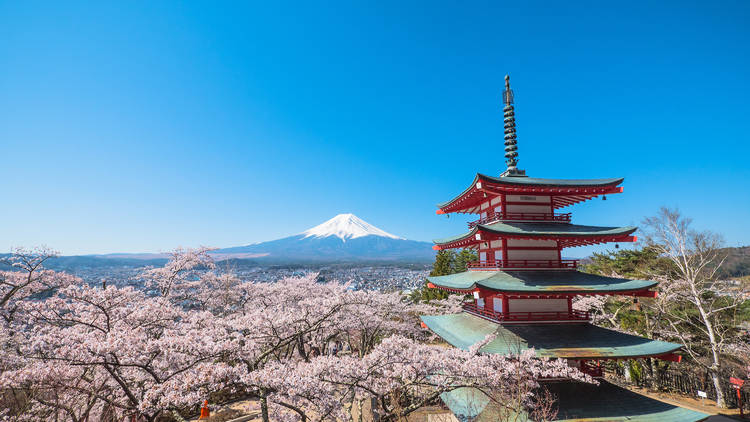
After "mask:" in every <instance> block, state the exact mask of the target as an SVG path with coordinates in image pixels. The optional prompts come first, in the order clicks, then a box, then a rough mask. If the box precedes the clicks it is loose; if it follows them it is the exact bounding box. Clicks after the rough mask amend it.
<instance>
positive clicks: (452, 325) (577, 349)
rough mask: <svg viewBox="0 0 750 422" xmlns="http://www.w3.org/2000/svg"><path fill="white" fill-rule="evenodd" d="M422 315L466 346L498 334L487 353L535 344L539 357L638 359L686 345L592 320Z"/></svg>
mask: <svg viewBox="0 0 750 422" xmlns="http://www.w3.org/2000/svg"><path fill="white" fill-rule="evenodd" d="M420 318H421V319H422V322H423V323H424V324H425V325H426V326H427V327H428V328H429V329H430V330H431V331H432V332H434V333H435V334H437V335H438V336H440V337H441V338H443V339H444V340H445V341H447V342H448V343H450V344H451V345H453V346H454V347H458V348H459V349H463V350H468V349H469V347H471V346H472V345H474V344H476V343H478V342H480V341H482V340H484V339H485V338H486V336H487V335H489V334H496V335H497V337H496V338H495V339H494V340H492V341H491V342H490V343H488V344H487V345H485V346H484V347H482V349H480V351H481V352H482V353H487V354H502V355H507V354H517V353H521V352H523V351H524V350H527V349H531V348H533V349H534V351H535V353H536V355H537V356H538V357H546V358H563V359H586V360H588V359H592V360H599V359H634V358H641V357H652V356H653V357H657V356H663V355H668V354H670V353H672V352H674V351H676V350H678V349H680V348H681V347H682V346H681V345H679V344H677V343H669V342H665V341H659V340H649V339H647V338H643V337H638V336H633V335H630V334H625V333H621V332H618V331H614V330H609V329H606V328H602V327H598V326H596V325H592V324H589V323H575V324H498V323H495V322H491V321H487V320H485V319H482V318H479V317H477V316H474V315H471V314H468V313H465V312H464V313H460V314H452V315H438V316H421V317H420Z"/></svg>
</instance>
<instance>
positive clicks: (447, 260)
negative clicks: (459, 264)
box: [430, 250, 456, 277]
mask: <svg viewBox="0 0 750 422" xmlns="http://www.w3.org/2000/svg"><path fill="white" fill-rule="evenodd" d="M455 261H456V253H455V252H453V251H446V250H443V251H438V253H437V255H436V256H435V264H433V266H432V271H430V276H431V277H433V276H438V275H448V274H453V273H454V272H455V271H453V268H454V262H455Z"/></svg>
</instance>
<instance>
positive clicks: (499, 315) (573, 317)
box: [463, 303, 589, 322]
mask: <svg viewBox="0 0 750 422" xmlns="http://www.w3.org/2000/svg"><path fill="white" fill-rule="evenodd" d="M463 308H464V310H465V311H467V312H470V313H474V314H478V315H479V316H483V317H486V318H489V319H492V320H495V321H498V322H520V321H588V320H589V313H588V312H585V311H577V310H575V309H574V310H572V311H570V312H568V311H561V312H554V311H537V312H496V311H493V310H490V309H485V308H480V307H479V306H477V304H476V303H466V304H464V305H463Z"/></svg>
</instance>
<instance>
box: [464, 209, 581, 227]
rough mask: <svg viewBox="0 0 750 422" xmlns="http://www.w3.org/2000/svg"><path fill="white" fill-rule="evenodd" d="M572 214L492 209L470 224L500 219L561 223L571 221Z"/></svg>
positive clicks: (472, 225) (474, 225)
mask: <svg viewBox="0 0 750 422" xmlns="http://www.w3.org/2000/svg"><path fill="white" fill-rule="evenodd" d="M571 216H572V214H571V213H569V212H567V213H562V214H557V213H548V212H506V213H505V214H503V212H502V211H491V212H490V213H488V214H487V216H486V217H483V218H480V219H479V220H476V221H472V222H470V223H468V224H469V228H470V229H473V228H474V227H476V226H477V224H487V223H491V222H494V221H498V220H515V221H555V222H560V223H570V218H571Z"/></svg>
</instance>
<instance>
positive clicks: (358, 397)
mask: <svg viewBox="0 0 750 422" xmlns="http://www.w3.org/2000/svg"><path fill="white" fill-rule="evenodd" d="M208 251H209V249H207V248H201V249H197V250H176V251H175V252H174V253H173V255H172V258H171V259H170V261H169V262H168V263H167V265H165V266H164V267H163V268H151V269H148V270H147V271H145V272H144V273H143V278H144V279H145V280H147V282H148V284H149V286H152V287H154V288H155V290H156V291H157V292H158V294H157V295H153V294H151V295H150V294H149V293H148V292H145V291H141V290H137V289H134V288H132V287H124V288H118V287H114V286H110V287H105V286H106V284H104V285H103V286H86V285H81V284H80V283H68V282H65V283H59V282H56V283H50V282H45V283H41V284H40V287H39V288H37V289H36V291H37V292H41V291H46V290H42V287H44V286H47V287H50V288H51V290H50V292H54V295H53V296H52V297H48V298H46V299H44V300H31V298H32V296H33V294H31V293H29V294H26V293H21V294H17V295H15V296H14V297H15V298H16V299H14V300H15V302H14V303H13V306H14V308H15V309H16V311H14V312H16V315H17V316H20V317H18V318H16V320H15V321H14V327H15V328H16V330H15V331H14V332H13V334H14V337H13V338H12V340H9V342H10V343H12V346H13V347H12V348H9V349H8V351H9V352H10V353H9V354H8V356H7V357H8V358H9V359H7V360H6V359H4V362H3V364H4V367H3V368H2V370H3V371H4V372H3V374H2V375H3V377H2V380H1V381H0V389H2V390H3V391H10V392H12V393H13V394H16V393H18V397H21V398H22V400H19V404H18V408H16V409H14V412H13V415H15V416H14V420H47V421H58V420H61V419H64V420H71V421H76V422H77V421H85V420H114V419H121V418H123V417H127V416H137V417H139V418H142V419H144V420H147V421H154V420H156V419H158V418H160V417H162V416H164V415H166V414H167V413H169V412H178V413H180V414H183V415H185V414H187V413H188V412H189V411H190V409H191V408H192V409H194V407H195V405H196V404H198V403H200V402H201V401H202V399H203V398H205V397H207V396H208V394H210V393H216V392H230V393H234V394H238V395H246V396H248V397H251V396H255V397H259V398H260V401H261V409H262V418H263V420H264V421H269V420H270V416H271V415H272V414H273V415H274V417H275V418H276V419H278V420H342V421H343V420H349V419H351V417H352V415H353V414H358V415H362V403H363V402H364V401H366V400H372V401H373V403H375V407H376V409H375V411H377V413H378V414H380V415H382V417H383V418H384V419H385V420H395V419H396V418H399V417H402V416H405V415H408V414H409V413H411V412H413V411H414V410H415V409H418V408H419V407H420V406H423V405H425V404H427V403H432V402H434V401H435V400H436V399H437V397H438V396H439V395H440V394H441V393H442V392H445V391H449V390H451V389H454V388H460V387H471V388H477V389H478V390H479V391H481V392H483V393H484V394H487V395H488V396H489V397H492V398H493V400H495V401H496V402H497V403H499V404H500V407H501V408H504V409H506V410H507V411H508V412H511V411H519V410H520V409H522V408H523V409H527V410H528V409H531V410H533V409H534V408H535V407H536V408H537V409H541V408H542V407H543V406H541V405H539V404H538V403H540V401H539V399H538V398H539V397H541V396H536V399H535V396H534V392H533V390H534V389H535V388H536V387H537V386H538V384H537V381H536V380H537V379H538V378H544V377H567V378H574V379H581V380H587V381H588V380H589V379H588V378H586V377H585V376H584V375H582V374H581V373H580V372H578V371H577V370H576V369H573V368H570V367H568V366H567V365H566V364H565V362H563V361H547V360H540V359H536V358H533V352H531V353H530V352H527V353H524V354H521V355H518V356H497V355H482V354H479V352H478V351H479V350H480V348H481V346H483V345H484V344H485V343H486V342H487V341H490V340H491V338H488V339H485V341H484V342H481V343H479V344H477V345H475V346H474V347H472V348H471V349H470V350H469V351H461V350H457V349H451V348H446V347H442V346H436V345H427V344H424V343H423V342H422V341H423V340H424V339H426V338H428V336H429V334H428V333H427V332H426V331H425V330H422V329H421V328H420V324H419V320H418V315H420V314H423V313H440V312H455V311H457V310H459V309H460V305H461V301H462V298H461V297H456V296H453V297H449V298H448V299H446V300H443V301H437V302H434V303H427V304H418V305H416V304H413V303H411V302H410V301H409V300H408V298H406V297H404V296H403V295H401V294H398V293H384V292H377V291H366V292H365V291H353V290H351V289H350V287H349V286H348V285H345V284H338V283H319V282H318V281H317V274H307V275H305V276H302V277H290V278H284V279H281V280H278V281H277V282H275V283H254V282H247V281H245V282H243V281H242V280H240V279H239V278H238V277H237V276H236V275H235V274H233V273H232V272H231V271H220V270H218V269H217V268H216V265H215V264H214V263H213V261H212V260H211V257H210V256H209V255H208ZM21 268H33V272H38V271H39V269H38V268H39V266H33V265H27V266H26V267H21ZM26 273H27V274H28V273H29V271H26ZM48 276H49V277H52V274H49V275H48ZM13 277H15V276H13ZM55 277H61V276H55ZM62 278H63V279H65V280H67V278H65V277H62ZM45 280H48V279H45ZM29 285H30V284H29ZM47 287H45V288H47ZM16 291H17V292H18V291H21V289H17V290H16ZM7 303H10V301H8V302H7ZM21 316H22V317H21ZM339 343H340V344H341V345H346V346H347V347H343V348H344V349H348V350H343V351H342V350H341V349H342V347H334V348H330V347H329V346H330V345H332V344H337V345H338V344H339ZM339 352H341V353H339ZM5 362H13V364H6V363H5ZM535 400H536V401H535Z"/></svg>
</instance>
